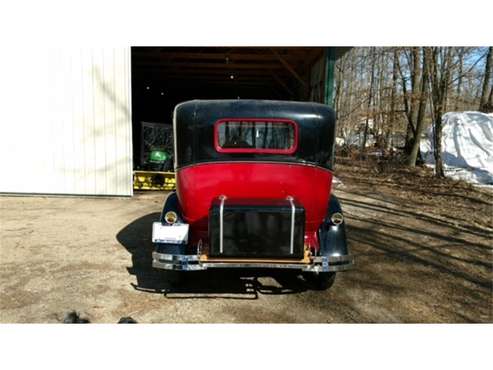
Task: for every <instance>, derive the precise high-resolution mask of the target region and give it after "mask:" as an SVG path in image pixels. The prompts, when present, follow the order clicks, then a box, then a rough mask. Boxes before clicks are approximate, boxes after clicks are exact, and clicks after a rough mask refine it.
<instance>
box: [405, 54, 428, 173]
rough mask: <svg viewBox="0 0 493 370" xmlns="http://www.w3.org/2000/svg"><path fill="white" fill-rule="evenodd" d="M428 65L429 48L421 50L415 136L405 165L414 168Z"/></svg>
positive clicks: (426, 84)
mask: <svg viewBox="0 0 493 370" xmlns="http://www.w3.org/2000/svg"><path fill="white" fill-rule="evenodd" d="M429 63H430V48H428V47H426V48H423V62H422V70H423V77H422V78H421V86H420V92H419V107H418V115H417V117H416V134H415V137H414V140H413V146H412V148H411V153H410V154H409V156H408V158H407V161H406V164H407V165H408V166H409V167H414V166H416V158H417V157H418V151H419V144H420V141H421V133H422V131H423V123H424V116H425V112H426V101H427V97H428V68H429V67H428V66H429Z"/></svg>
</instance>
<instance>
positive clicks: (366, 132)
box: [361, 48, 375, 153]
mask: <svg viewBox="0 0 493 370" xmlns="http://www.w3.org/2000/svg"><path fill="white" fill-rule="evenodd" d="M371 55H372V58H371V75H370V91H369V93H368V105H367V109H366V123H365V132H364V134H363V142H362V143H361V152H362V153H363V152H364V150H365V148H366V140H367V137H368V126H369V117H370V110H371V101H372V98H373V81H374V79H375V76H374V75H375V48H371ZM373 123H374V124H375V122H373Z"/></svg>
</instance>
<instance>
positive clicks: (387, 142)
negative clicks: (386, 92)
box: [385, 48, 399, 149]
mask: <svg viewBox="0 0 493 370" xmlns="http://www.w3.org/2000/svg"><path fill="white" fill-rule="evenodd" d="M398 58H399V53H398V52H397V48H395V49H394V55H393V61H392V91H391V93H390V113H389V125H388V128H387V135H386V137H385V147H386V148H387V149H389V148H391V147H392V141H391V137H392V136H393V134H394V126H395V95H396V90H397V63H398V60H397V59H398Z"/></svg>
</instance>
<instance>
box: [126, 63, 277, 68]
mask: <svg viewBox="0 0 493 370" xmlns="http://www.w3.org/2000/svg"><path fill="white" fill-rule="evenodd" d="M134 66H135V67H138V68H146V67H161V68H195V69H197V68H206V69H207V68H211V69H218V68H219V69H231V70H234V69H260V68H262V69H275V68H282V66H280V65H279V64H278V63H225V62H222V63H193V62H187V63H184V62H173V63H167V64H164V63H160V62H148V61H146V62H136V63H134Z"/></svg>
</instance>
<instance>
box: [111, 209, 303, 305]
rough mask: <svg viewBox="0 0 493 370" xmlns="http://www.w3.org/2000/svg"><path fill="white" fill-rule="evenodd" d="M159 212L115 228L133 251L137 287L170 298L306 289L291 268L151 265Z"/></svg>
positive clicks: (250, 296)
mask: <svg viewBox="0 0 493 370" xmlns="http://www.w3.org/2000/svg"><path fill="white" fill-rule="evenodd" d="M159 215H160V214H159V213H151V214H148V215H146V216H143V217H140V218H138V219H136V220H134V221H133V222H131V223H130V224H128V225H127V226H125V227H124V228H123V229H122V230H120V232H118V234H117V236H116V238H117V240H118V241H119V242H120V244H121V245H123V246H124V247H125V248H126V249H127V251H128V252H129V253H130V254H131V255H132V266H131V267H129V268H128V272H129V273H130V274H131V275H135V277H136V280H137V284H132V285H133V287H134V288H135V289H137V290H141V291H147V292H152V293H160V294H165V295H166V296H167V297H169V298H229V299H256V298H257V296H258V293H261V294H293V293H300V292H304V291H306V290H309V289H310V288H309V285H308V284H307V282H306V281H305V280H303V278H302V277H301V276H298V274H296V273H295V272H292V271H279V270H267V269H266V270H247V269H242V270H237V269H224V270H223V269H220V270H219V269H217V270H205V271H194V272H176V271H165V270H158V269H155V268H153V267H152V251H153V244H152V242H151V236H152V235H151V233H152V223H153V222H154V221H157V220H159Z"/></svg>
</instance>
